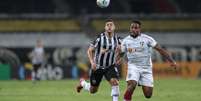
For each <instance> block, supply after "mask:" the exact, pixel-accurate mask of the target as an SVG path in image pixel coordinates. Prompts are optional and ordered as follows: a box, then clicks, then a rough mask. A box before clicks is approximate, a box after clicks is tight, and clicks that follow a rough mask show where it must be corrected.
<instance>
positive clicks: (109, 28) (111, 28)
mask: <svg viewBox="0 0 201 101" xmlns="http://www.w3.org/2000/svg"><path fill="white" fill-rule="evenodd" d="M114 30H115V25H114V21H113V20H112V19H107V20H106V21H105V31H106V32H108V33H111V32H114Z"/></svg>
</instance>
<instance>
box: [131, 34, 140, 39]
mask: <svg viewBox="0 0 201 101" xmlns="http://www.w3.org/2000/svg"><path fill="white" fill-rule="evenodd" d="M130 36H131V37H132V38H137V37H138V36H140V35H132V34H130Z"/></svg>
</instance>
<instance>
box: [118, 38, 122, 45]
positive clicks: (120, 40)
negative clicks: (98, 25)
mask: <svg viewBox="0 0 201 101" xmlns="http://www.w3.org/2000/svg"><path fill="white" fill-rule="evenodd" d="M121 43H122V38H121V37H118V44H119V45H120V44H121Z"/></svg>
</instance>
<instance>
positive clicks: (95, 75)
mask: <svg viewBox="0 0 201 101" xmlns="http://www.w3.org/2000/svg"><path fill="white" fill-rule="evenodd" d="M103 76H104V77H105V78H106V80H108V81H110V79H111V78H116V79H119V72H118V69H117V67H115V66H110V67H108V68H100V69H97V70H96V71H91V75H90V83H91V85H92V86H99V85H100V82H101V80H102V78H103Z"/></svg>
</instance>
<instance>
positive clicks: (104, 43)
mask: <svg viewBox="0 0 201 101" xmlns="http://www.w3.org/2000/svg"><path fill="white" fill-rule="evenodd" d="M102 41H103V44H102V45H100V46H102V48H103V49H106V45H107V44H106V43H107V42H106V36H105V34H103V40H102ZM104 56H105V54H104V53H103V54H102V53H101V57H100V61H99V62H100V66H104V64H103V61H104Z"/></svg>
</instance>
